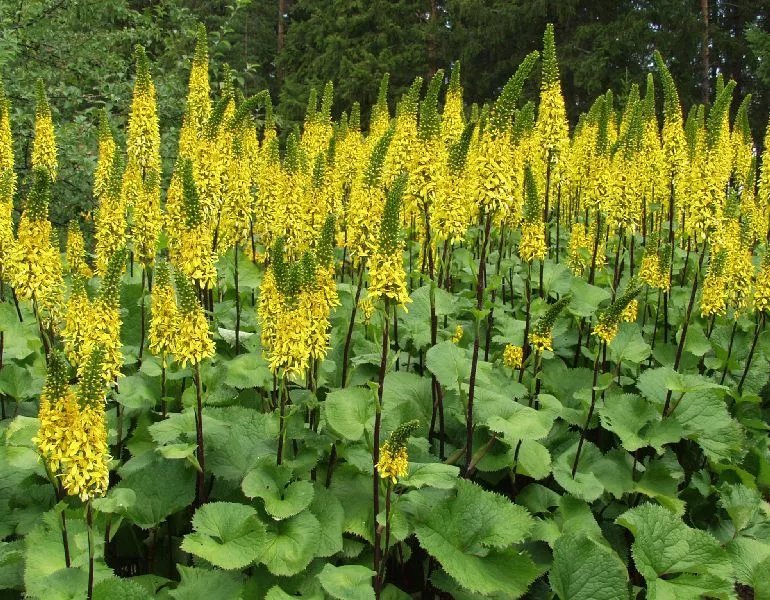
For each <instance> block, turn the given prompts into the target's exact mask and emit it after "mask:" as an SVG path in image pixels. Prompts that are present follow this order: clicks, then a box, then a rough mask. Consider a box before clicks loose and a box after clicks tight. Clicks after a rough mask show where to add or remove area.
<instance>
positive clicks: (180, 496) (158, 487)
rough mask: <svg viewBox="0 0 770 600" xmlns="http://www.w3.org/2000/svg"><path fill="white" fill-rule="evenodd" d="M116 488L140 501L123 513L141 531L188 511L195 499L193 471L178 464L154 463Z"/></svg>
mask: <svg viewBox="0 0 770 600" xmlns="http://www.w3.org/2000/svg"><path fill="white" fill-rule="evenodd" d="M117 488H118V489H120V488H127V489H130V490H132V491H133V492H134V494H135V495H136V497H137V498H138V499H139V501H138V502H135V503H133V504H131V505H129V506H127V507H126V509H125V514H126V516H127V517H128V518H129V519H130V520H131V521H132V522H133V523H134V524H135V525H138V526H139V527H141V528H142V529H150V528H152V527H155V526H156V525H158V524H159V523H160V522H161V521H163V519H165V518H166V517H168V516H169V515H171V514H174V513H175V512H177V511H179V510H182V509H183V508H185V507H187V506H188V505H189V504H190V503H191V502H192V501H193V499H194V498H195V469H193V467H192V466H191V465H189V463H187V462H183V461H178V460H156V461H154V462H151V463H150V464H148V465H145V466H144V468H142V469H141V470H138V471H136V472H133V473H131V474H130V475H128V476H127V477H126V478H125V479H123V481H121V482H120V483H119V484H118V485H117Z"/></svg>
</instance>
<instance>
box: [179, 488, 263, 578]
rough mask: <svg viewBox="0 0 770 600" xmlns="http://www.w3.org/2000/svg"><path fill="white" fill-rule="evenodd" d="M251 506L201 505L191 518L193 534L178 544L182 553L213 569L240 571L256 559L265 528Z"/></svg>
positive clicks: (216, 503) (220, 503)
mask: <svg viewBox="0 0 770 600" xmlns="http://www.w3.org/2000/svg"><path fill="white" fill-rule="evenodd" d="M256 514H257V511H256V510H254V509H253V508H252V507H251V506H246V505H244V504H237V503H234V502H214V503H211V504H204V505H203V506H201V507H200V508H199V509H198V510H197V511H195V515H194V516H193V520H192V525H193V529H194V533H190V534H188V535H186V536H185V538H184V540H182V550H184V551H185V552H189V553H190V554H195V555H196V556H200V557H201V558H203V559H204V560H207V561H208V562H210V563H211V564H212V565H214V566H215V567H220V568H222V569H242V568H243V567H245V566H246V565H248V564H250V563H251V562H252V561H253V560H254V559H255V558H256V556H257V546H258V545H259V544H260V542H261V541H262V540H263V538H264V535H265V526H264V525H263V524H262V522H261V521H259V520H258V519H257V516H256Z"/></svg>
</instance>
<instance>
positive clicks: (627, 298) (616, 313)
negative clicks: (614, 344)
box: [592, 279, 641, 344]
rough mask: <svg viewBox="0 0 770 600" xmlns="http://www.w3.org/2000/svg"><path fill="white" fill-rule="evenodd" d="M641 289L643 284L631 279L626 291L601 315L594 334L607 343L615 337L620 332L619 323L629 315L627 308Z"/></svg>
mask: <svg viewBox="0 0 770 600" xmlns="http://www.w3.org/2000/svg"><path fill="white" fill-rule="evenodd" d="M639 290H641V286H640V285H639V282H638V281H637V280H635V279H632V280H631V281H629V282H628V285H627V286H626V289H625V291H624V292H623V293H622V294H621V295H620V296H618V297H617V298H616V299H615V301H614V302H613V303H612V304H610V306H609V307H608V308H607V309H606V310H604V311H603V312H602V313H601V314H600V315H599V318H598V319H597V320H596V325H594V328H593V332H592V333H593V335H595V336H596V337H598V338H599V339H601V340H602V341H603V342H606V343H607V344H609V343H610V342H611V341H612V340H613V339H615V336H616V335H617V334H618V325H619V323H620V321H621V320H622V319H623V318H624V316H627V313H626V309H627V308H628V306H629V305H630V304H631V302H633V301H634V299H635V298H636V296H637V295H638V294H639Z"/></svg>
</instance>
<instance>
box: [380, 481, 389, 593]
mask: <svg viewBox="0 0 770 600" xmlns="http://www.w3.org/2000/svg"><path fill="white" fill-rule="evenodd" d="M392 494H393V482H392V481H391V480H390V479H388V489H387V491H386V492H385V547H384V550H383V552H382V558H381V559H380V570H379V571H378V572H377V577H378V578H379V587H380V588H382V584H383V583H384V582H385V569H386V567H387V565H388V554H389V552H390V516H391V515H390V512H391V510H390V505H391V496H392Z"/></svg>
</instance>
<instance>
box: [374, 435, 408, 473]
mask: <svg viewBox="0 0 770 600" xmlns="http://www.w3.org/2000/svg"><path fill="white" fill-rule="evenodd" d="M377 471H378V472H379V474H380V477H381V478H382V479H390V480H391V482H392V483H398V480H399V479H401V478H403V477H406V476H407V475H408V473H409V455H408V453H407V451H406V446H402V447H400V448H391V445H390V442H385V443H384V444H383V445H382V447H381V448H380V460H379V461H378V462H377Z"/></svg>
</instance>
